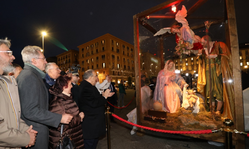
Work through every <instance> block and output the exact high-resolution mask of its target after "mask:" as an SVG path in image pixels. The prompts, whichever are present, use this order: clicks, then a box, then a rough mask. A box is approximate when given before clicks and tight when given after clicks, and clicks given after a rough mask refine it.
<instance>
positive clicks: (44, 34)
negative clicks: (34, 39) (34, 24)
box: [41, 32, 47, 53]
mask: <svg viewBox="0 0 249 149" xmlns="http://www.w3.org/2000/svg"><path fill="white" fill-rule="evenodd" d="M41 34H42V50H43V51H41V52H42V53H44V36H46V35H47V33H46V32H42V33H41Z"/></svg>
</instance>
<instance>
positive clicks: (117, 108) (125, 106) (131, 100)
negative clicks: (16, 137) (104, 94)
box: [107, 96, 135, 109]
mask: <svg viewBox="0 0 249 149" xmlns="http://www.w3.org/2000/svg"><path fill="white" fill-rule="evenodd" d="M134 98H135V96H133V98H132V99H131V101H130V102H129V103H128V104H127V105H126V106H124V107H117V106H114V105H113V104H111V103H110V102H109V101H107V103H108V104H109V105H111V106H113V107H114V108H116V109H124V108H126V107H128V106H129V105H130V104H131V102H132V101H133V100H134Z"/></svg>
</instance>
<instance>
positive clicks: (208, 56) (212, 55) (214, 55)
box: [207, 54, 217, 59]
mask: <svg viewBox="0 0 249 149" xmlns="http://www.w3.org/2000/svg"><path fill="white" fill-rule="evenodd" d="M216 57H217V54H209V55H207V58H208V59H211V58H216Z"/></svg>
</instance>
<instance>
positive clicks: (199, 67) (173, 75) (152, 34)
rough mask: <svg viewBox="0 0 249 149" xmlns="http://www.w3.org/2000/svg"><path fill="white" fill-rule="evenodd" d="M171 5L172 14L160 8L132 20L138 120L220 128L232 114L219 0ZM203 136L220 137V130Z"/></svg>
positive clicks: (228, 53) (174, 126) (179, 127)
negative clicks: (135, 23) (134, 25)
mask: <svg viewBox="0 0 249 149" xmlns="http://www.w3.org/2000/svg"><path fill="white" fill-rule="evenodd" d="M175 7H176V9H177V10H176V13H175V12H173V11H172V7H167V8H163V7H162V8H163V9H160V10H159V11H156V12H154V11H153V13H151V14H149V15H147V16H143V17H140V18H138V20H139V21H138V22H139V26H138V30H139V36H136V37H139V39H138V41H139V43H138V44H139V49H137V50H139V52H140V53H139V57H138V58H139V59H140V73H139V74H141V92H140V95H141V105H142V107H141V112H142V113H141V115H142V118H140V119H141V120H142V123H143V124H147V125H151V126H154V125H157V126H161V127H162V128H164V129H175V130H196V129H198V130H199V129H215V128H218V127H221V126H222V120H223V119H225V118H229V119H233V117H234V93H233V90H234V88H233V77H232V76H233V75H232V67H231V58H232V55H231V51H230V49H229V48H228V47H227V46H226V43H225V42H226V38H228V37H226V34H225V25H226V21H225V18H224V16H225V15H226V14H225V1H224V0H219V1H214V0H213V1H207V2H201V1H198V0H191V1H189V0H185V1H182V2H180V3H177V4H175ZM185 8H186V10H185ZM208 8H212V11H211V10H210V9H208ZM184 11H186V12H184ZM176 14H177V15H176ZM138 16H139V14H138ZM206 21H208V22H206ZM205 35H208V36H209V37H211V38H208V36H205ZM227 36H228V35H227ZM136 70H137V69H136ZM139 112H140V111H139ZM166 115H167V117H166ZM152 117H154V118H155V117H156V119H152ZM165 118H166V119H165ZM144 119H145V120H144ZM158 121H159V122H162V123H157V122H158ZM205 137H206V136H205ZM208 139H211V140H217V141H222V140H221V138H220V134H219V135H217V136H216V137H213V136H212V138H208Z"/></svg>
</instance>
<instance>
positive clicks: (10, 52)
mask: <svg viewBox="0 0 249 149" xmlns="http://www.w3.org/2000/svg"><path fill="white" fill-rule="evenodd" d="M0 52H5V53H8V55H9V56H12V55H13V51H0Z"/></svg>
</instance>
